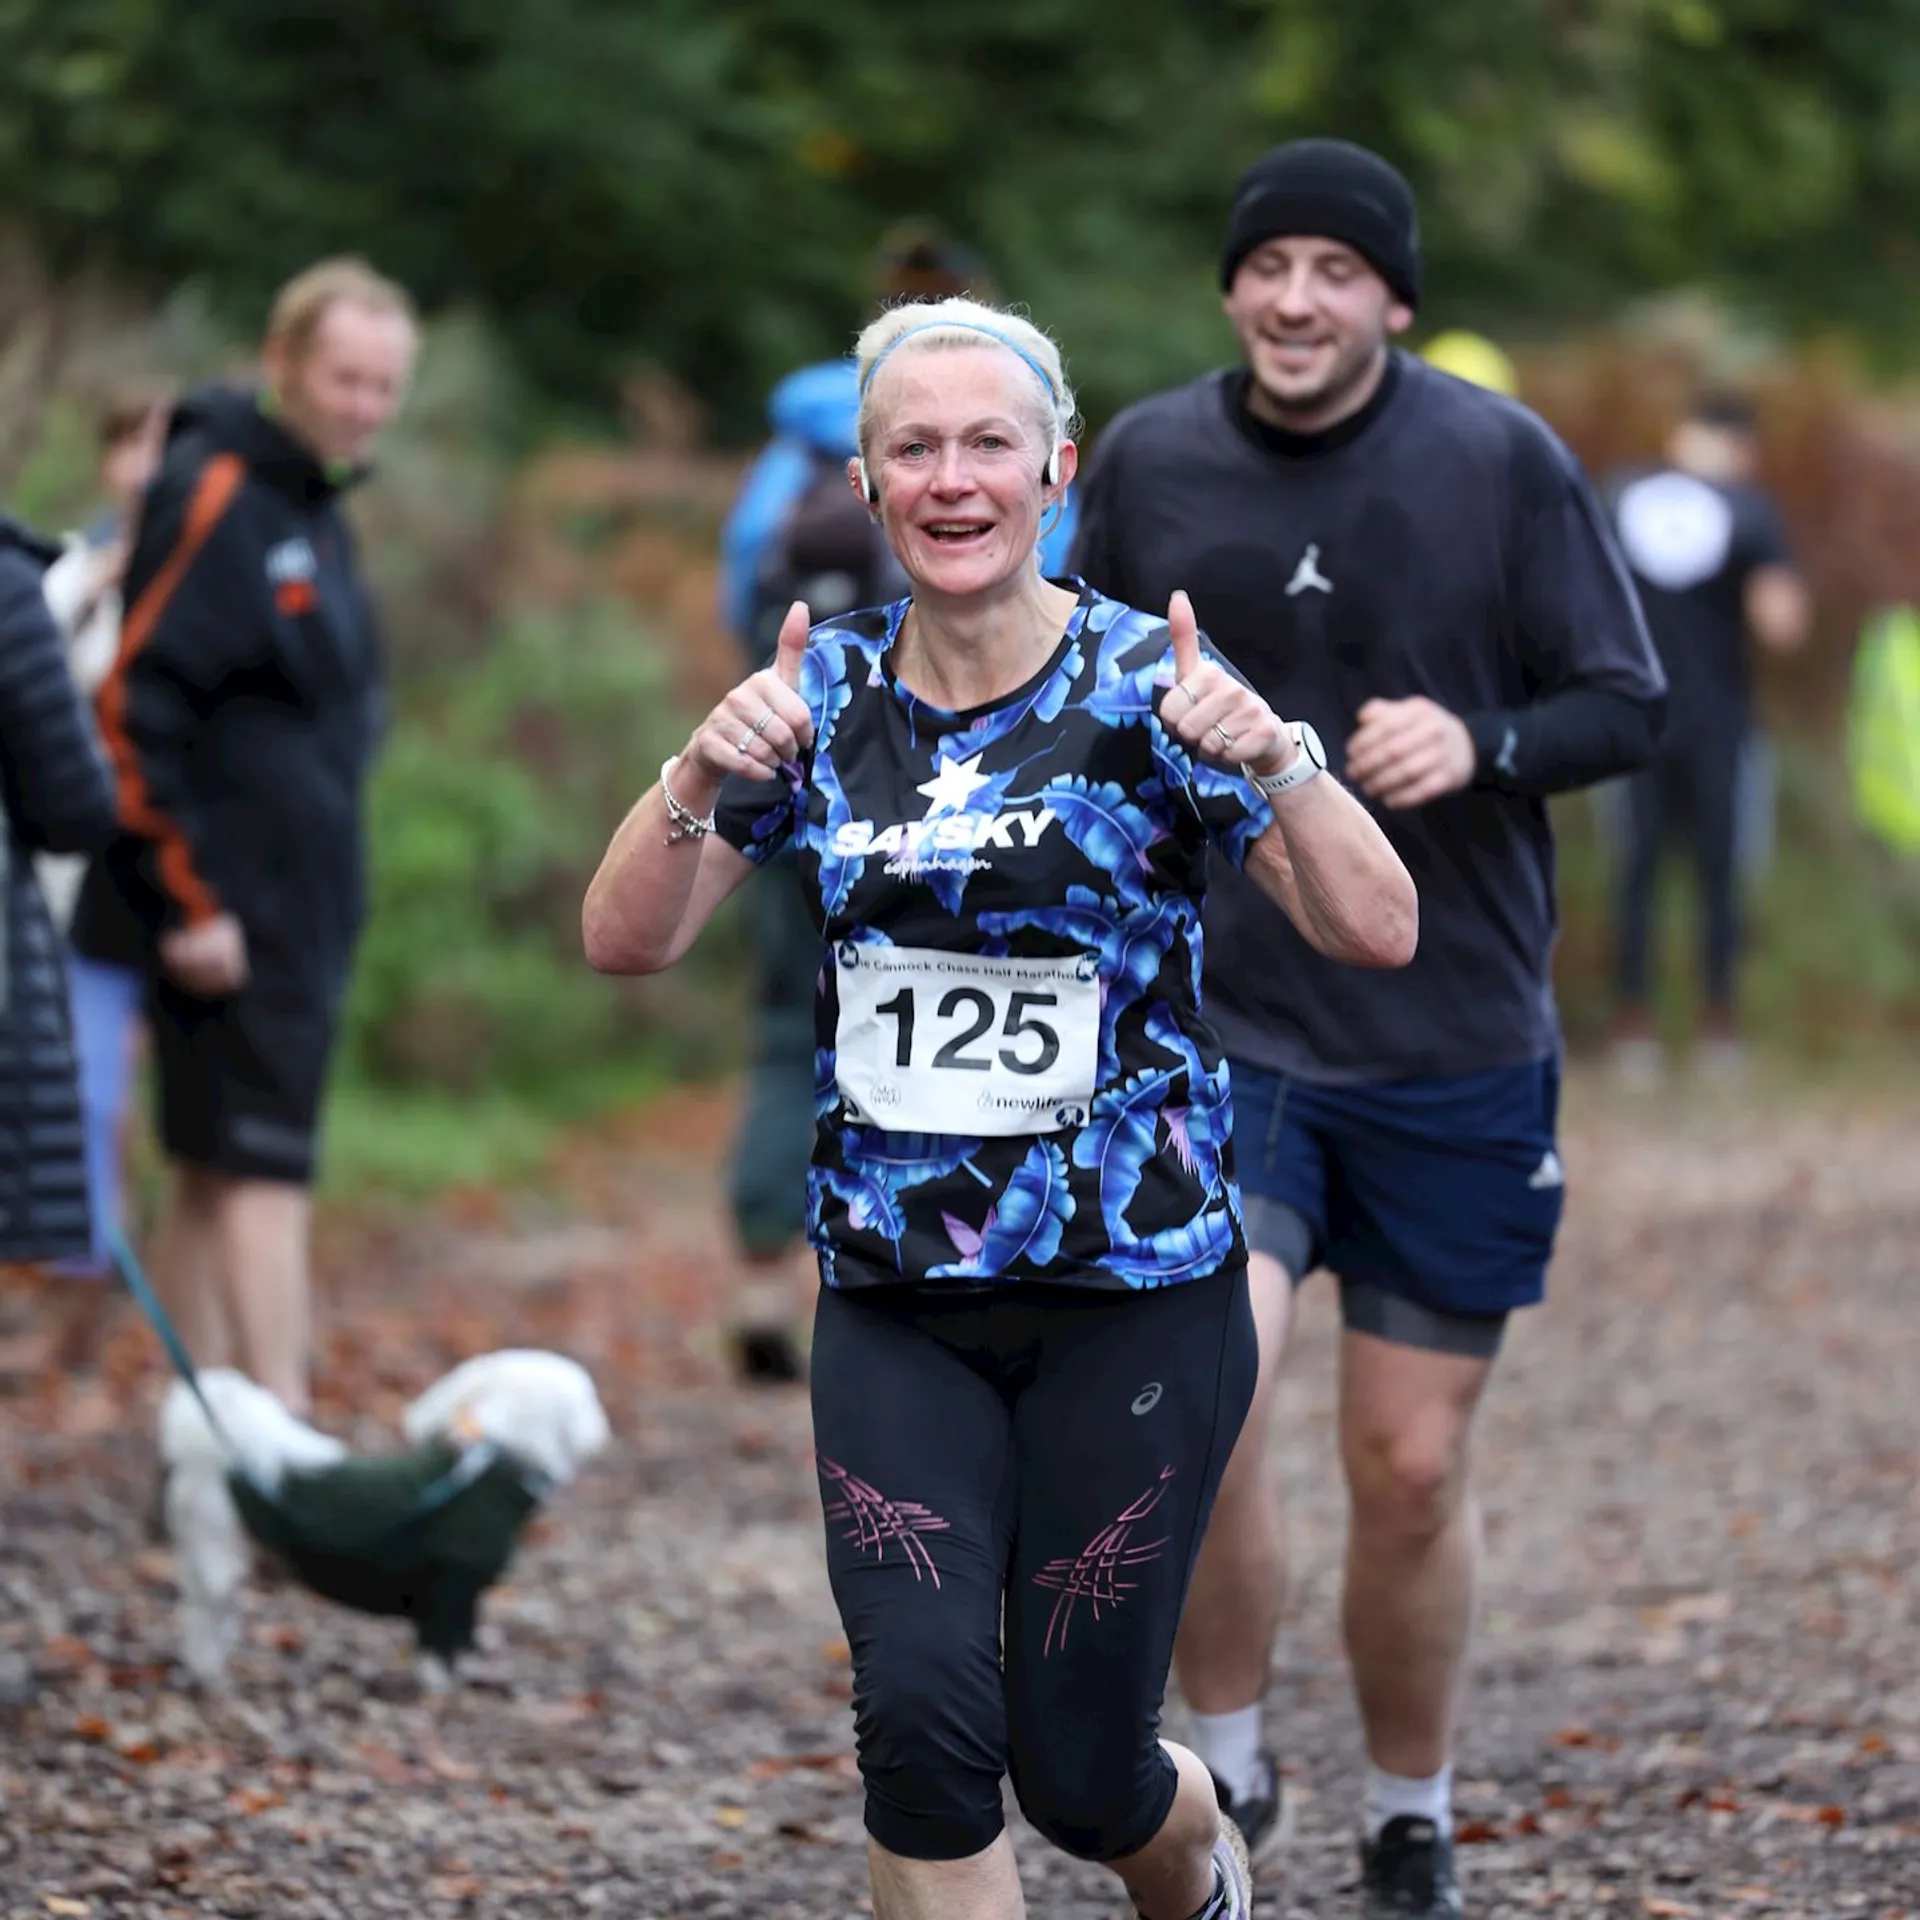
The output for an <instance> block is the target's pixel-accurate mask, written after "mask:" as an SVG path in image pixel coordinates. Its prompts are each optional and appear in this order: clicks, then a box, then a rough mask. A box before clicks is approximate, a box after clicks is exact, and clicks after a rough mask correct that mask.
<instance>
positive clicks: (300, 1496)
mask: <svg viewBox="0 0 1920 1920" xmlns="http://www.w3.org/2000/svg"><path fill="white" fill-rule="evenodd" d="M449 1476H452V1478H451V1479H449ZM228 1484H229V1485H230V1486H231V1487H232V1489H233V1498H234V1504H235V1505H236V1506H237V1507H238V1508H239V1510H240V1517H241V1520H242V1521H243V1522H244V1523H245V1525H246V1529H247V1531H248V1533H250V1534H251V1535H252V1536H253V1538H254V1539H255V1540H257V1541H258V1542H259V1543H260V1545H261V1546H263V1547H265V1548H266V1549H267V1550H268V1552H270V1553H272V1554H274V1555H275V1556H276V1557H277V1558H279V1559H280V1560H282V1561H284V1562H285V1563H286V1565H287V1566H288V1567H289V1568H290V1569H291V1570H292V1572H293V1573H294V1575H295V1576H296V1577H297V1578H298V1579H299V1580H300V1581H301V1582H302V1583H303V1584H304V1585H305V1586H307V1587H310V1588H311V1589H312V1590H313V1591H314V1592H315V1593H317V1594H319V1595H320V1596H321V1597H322V1598H323V1599H326V1600H334V1601H337V1602H339V1604H340V1605H342V1606H345V1607H352V1608H355V1609H356V1610H357V1611H359V1612H361V1613H375V1614H385V1615H397V1616H399V1617H401V1618H404V1619H407V1620H410V1621H412V1622H413V1627H414V1632H415V1634H416V1636H417V1637H418V1639H419V1643H420V1646H421V1647H422V1649H424V1650H425V1651H426V1652H428V1653H433V1654H437V1655H439V1657H440V1658H441V1659H443V1660H445V1661H447V1662H448V1663H449V1664H451V1663H452V1662H453V1660H454V1659H455V1658H456V1657H457V1656H458V1655H459V1654H461V1653H464V1652H465V1651H466V1650H467V1649H468V1648H470V1647H471V1646H472V1645H473V1634H474V1625H475V1623H476V1621H477V1619H478V1617H479V1611H480V1596H481V1595H482V1594H483V1593H485V1592H486V1590H487V1589H488V1588H489V1587H490V1586H492V1585H493V1583H494V1582H495V1581H496V1580H498V1579H499V1577H500V1576H501V1574H502V1573H504V1572H505V1571H506V1567H507V1563H508V1561H509V1560H511V1559H512V1557H513V1550H514V1547H515V1545H516V1544H517V1543H518V1541H519V1538H520V1529H521V1528H522V1527H523V1526H524V1525H525V1524H526V1521H527V1518H528V1516H529V1515H530V1514H531V1513H532V1512H533V1510H534V1509H535V1508H536V1507H537V1506H539V1504H540V1501H541V1495H542V1493H543V1491H544V1489H543V1487H542V1486H541V1484H540V1482H539V1480H538V1476H535V1475H530V1474H529V1473H528V1471H527V1470H526V1469H525V1468H523V1467H521V1466H520V1465H518V1464H517V1463H516V1462H515V1461H513V1460H512V1459H510V1458H509V1457H508V1456H506V1455H505V1454H502V1453H498V1452H496V1451H495V1450H494V1449H492V1448H482V1449H480V1450H479V1451H478V1452H468V1453H462V1452H461V1451H460V1450H459V1449H457V1448H454V1447H450V1446H447V1445H445V1444H443V1443H441V1442H437V1441H436V1442H434V1443H432V1444H430V1445H428V1446H424V1447H418V1448H415V1449H414V1450H413V1451H412V1452H410V1453H401V1454H387V1455H378V1456H372V1457H367V1458H361V1459H353V1460H342V1461H340V1462H339V1463H338V1464H337V1465H334V1466H330V1467H319V1468H313V1469H309V1470H306V1471H303V1472H297V1473H289V1474H288V1475H287V1476H286V1478H285V1479H284V1480H282V1481H281V1483H280V1486H279V1489H278V1491H277V1492H276V1493H275V1494H274V1495H273V1496H272V1497H271V1498H269V1497H268V1496H267V1495H266V1494H265V1493H264V1492H263V1491H262V1490H261V1489H260V1488H259V1487H257V1486H256V1485H254V1484H253V1483H252V1482H251V1481H250V1480H248V1479H247V1478H246V1477H245V1476H244V1475H243V1474H238V1473H236V1474H233V1475H231V1476H230V1477H229V1483H228Z"/></svg>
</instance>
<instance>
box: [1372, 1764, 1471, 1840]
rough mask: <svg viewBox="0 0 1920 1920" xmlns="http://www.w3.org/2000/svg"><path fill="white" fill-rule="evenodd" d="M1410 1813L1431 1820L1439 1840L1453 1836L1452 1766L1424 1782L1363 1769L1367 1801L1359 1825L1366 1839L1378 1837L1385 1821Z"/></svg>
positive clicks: (1376, 1768)
mask: <svg viewBox="0 0 1920 1920" xmlns="http://www.w3.org/2000/svg"><path fill="white" fill-rule="evenodd" d="M1402 1814H1412V1815H1413V1817H1414V1818H1415V1819H1417V1820H1431V1821H1432V1822H1433V1824H1434V1825H1435V1826H1436V1827H1438V1828H1439V1830H1440V1834H1441V1837H1442V1838H1443V1839H1445V1838H1449V1837H1451V1835H1452V1833H1453V1765H1452V1763H1451V1762H1449V1763H1448V1764H1447V1765H1446V1766H1444V1767H1442V1768H1441V1769H1440V1771H1439V1772H1438V1773H1436V1774H1433V1775H1432V1776H1430V1777H1429V1778H1428V1779H1425V1780H1409V1779H1408V1778H1407V1777H1406V1775H1405V1774H1400V1773H1383V1772H1382V1771H1381V1770H1380V1769H1379V1768H1378V1767H1376V1766H1373V1765H1371V1764H1369V1765H1368V1767H1367V1800H1366V1807H1365V1810H1364V1812H1363V1813H1362V1815H1361V1825H1362V1826H1363V1828H1364V1829H1365V1831H1366V1836H1367V1838H1368V1839H1369V1840H1377V1839H1379V1837H1380V1829H1381V1828H1382V1827H1384V1826H1385V1825H1386V1824H1387V1822H1388V1821H1389V1820H1398V1819H1399V1818H1400V1816H1401V1815H1402Z"/></svg>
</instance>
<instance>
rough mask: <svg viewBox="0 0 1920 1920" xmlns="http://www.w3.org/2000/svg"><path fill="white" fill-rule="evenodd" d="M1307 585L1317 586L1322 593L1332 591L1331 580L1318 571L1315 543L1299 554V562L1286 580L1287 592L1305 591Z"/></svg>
mask: <svg viewBox="0 0 1920 1920" xmlns="http://www.w3.org/2000/svg"><path fill="white" fill-rule="evenodd" d="M1309 587H1318V588H1319V589H1320V591H1321V592H1322V593H1331V592H1332V591H1333V582H1332V581H1331V580H1329V579H1328V578H1327V576H1326V575H1325V574H1324V573H1322V572H1321V571H1320V548H1319V545H1318V544H1317V543H1316V544H1315V545H1313V546H1310V547H1309V548H1308V549H1307V550H1306V552H1305V553H1303V554H1302V555H1301V556H1300V564H1299V565H1298V566H1297V567H1295V568H1294V570H1293V578H1292V579H1291V580H1289V581H1288V582H1287V592H1288V593H1289V594H1295V593H1305V592H1306V590H1307V589H1308V588H1309Z"/></svg>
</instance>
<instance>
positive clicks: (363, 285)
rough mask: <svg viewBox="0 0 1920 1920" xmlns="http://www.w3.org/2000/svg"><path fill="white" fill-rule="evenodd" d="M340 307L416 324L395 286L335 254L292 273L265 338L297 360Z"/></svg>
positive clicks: (352, 259) (403, 293)
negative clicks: (362, 309) (367, 310)
mask: <svg viewBox="0 0 1920 1920" xmlns="http://www.w3.org/2000/svg"><path fill="white" fill-rule="evenodd" d="M341 301H345V302H347V303H348V304H349V305H351V306H356V307H370V308H372V309H373V311H374V312H375V313H394V314H398V315H399V316H400V318H401V319H403V320H404V321H406V322H407V324H408V325H409V326H413V325H416V324H418V323H417V320H416V317H415V314H414V310H413V302H412V300H411V299H409V298H408V295H407V290H406V289H405V288H404V287H403V286H401V285H400V284H399V282H398V281H394V280H389V279H388V278H387V277H386V276H385V275H384V274H381V273H376V272H374V270H373V268H372V267H370V266H368V264H367V263H366V262H365V261H364V260H362V259H360V258H358V257H357V256H356V255H353V254H339V255H336V256H335V257H334V258H332V259H330V260H318V261H315V263H314V264H313V265H312V266H310V267H308V268H306V269H304V270H303V271H302V272H300V273H296V274H295V275H294V276H293V278H292V279H291V280H289V281H288V282H287V284H286V285H285V286H284V287H282V288H281V289H280V291H279V292H278V293H276V294H275V295H274V296H273V308H272V311H271V312H269V313H268V315H267V338H268V339H269V340H275V341H278V342H279V343H280V345H281V347H282V348H283V349H284V350H285V351H286V353H287V356H288V357H289V359H293V360H298V359H299V358H300V356H301V355H302V354H304V353H305V352H306V350H307V349H308V348H309V347H310V346H312V345H313V337H314V335H315V334H316V333H318V332H319V331H320V323H321V321H323V320H324V319H325V318H326V317H327V312H328V309H329V308H331V307H333V306H335V305H337V304H339V303H340V302H341Z"/></svg>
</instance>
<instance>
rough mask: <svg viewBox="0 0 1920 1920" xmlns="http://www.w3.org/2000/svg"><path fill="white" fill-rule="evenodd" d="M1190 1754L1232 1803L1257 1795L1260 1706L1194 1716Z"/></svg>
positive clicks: (1258, 1787) (1258, 1784) (1258, 1781)
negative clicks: (1231, 1799)
mask: <svg viewBox="0 0 1920 1920" xmlns="http://www.w3.org/2000/svg"><path fill="white" fill-rule="evenodd" d="M1192 1720H1193V1750H1194V1752H1195V1753H1197V1754H1198V1755H1199V1756H1200V1758H1201V1759H1202V1760H1204V1761H1205V1762H1206V1763H1207V1765H1208V1766H1209V1767H1211V1768H1212V1769H1213V1774H1214V1778H1215V1779H1217V1780H1219V1781H1220V1782H1221V1783H1222V1784H1223V1785H1224V1786H1225V1787H1226V1790H1227V1791H1228V1792H1229V1793H1230V1794H1232V1795H1233V1797H1234V1798H1235V1799H1236V1800H1244V1799H1246V1798H1247V1796H1248V1795H1249V1794H1254V1793H1258V1792H1259V1791H1260V1703H1259V1702H1258V1701H1255V1702H1254V1704H1253V1705H1252V1706H1250V1707H1241V1708H1239V1709H1237V1710H1236V1711H1235V1712H1233V1713H1196V1714H1194V1715H1192Z"/></svg>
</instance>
